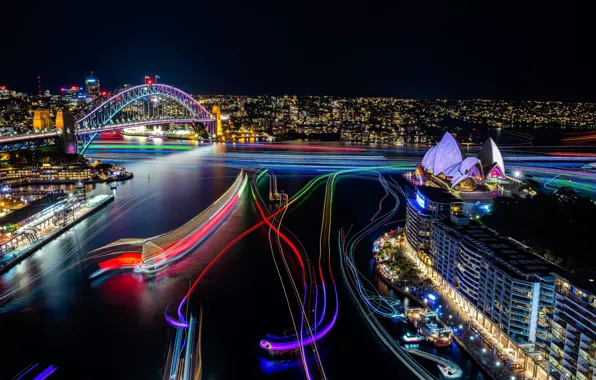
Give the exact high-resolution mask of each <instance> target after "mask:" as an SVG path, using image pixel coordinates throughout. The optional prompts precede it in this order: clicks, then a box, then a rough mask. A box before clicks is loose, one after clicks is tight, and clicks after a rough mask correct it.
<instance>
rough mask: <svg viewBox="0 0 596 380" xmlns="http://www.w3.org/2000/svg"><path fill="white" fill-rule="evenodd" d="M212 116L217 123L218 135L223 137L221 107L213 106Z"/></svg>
mask: <svg viewBox="0 0 596 380" xmlns="http://www.w3.org/2000/svg"><path fill="white" fill-rule="evenodd" d="M211 114H212V115H213V116H215V120H216V121H217V135H218V136H222V135H223V130H222V129H221V108H220V107H219V106H213V109H212V110H211Z"/></svg>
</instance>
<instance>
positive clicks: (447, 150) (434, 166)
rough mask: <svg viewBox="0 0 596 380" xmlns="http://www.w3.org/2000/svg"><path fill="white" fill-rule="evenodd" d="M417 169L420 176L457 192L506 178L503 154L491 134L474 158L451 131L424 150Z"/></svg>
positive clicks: (471, 189) (470, 189)
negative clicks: (465, 150) (464, 149)
mask: <svg viewBox="0 0 596 380" xmlns="http://www.w3.org/2000/svg"><path fill="white" fill-rule="evenodd" d="M416 172H417V175H418V177H420V178H421V179H426V178H429V180H431V181H433V182H435V183H436V184H438V185H442V186H443V187H452V188H454V189H456V190H460V191H473V190H475V189H476V187H477V186H478V185H480V184H482V183H483V182H484V181H492V182H494V181H502V180H505V179H506V177H505V164H504V163H503V157H502V156H501V152H500V151H499V148H497V145H496V144H495V142H494V141H493V140H492V139H491V138H490V137H489V138H488V139H487V140H486V142H485V143H484V145H483V146H482V148H481V149H480V152H478V156H477V157H466V156H465V155H464V153H463V152H462V150H461V148H460V146H459V144H458V143H457V141H456V140H455V138H454V137H453V136H452V135H451V134H450V133H445V135H444V136H443V138H442V139H441V141H440V142H439V144H437V145H435V146H433V147H432V148H430V149H429V150H428V151H427V152H426V154H425V155H424V157H423V158H422V162H421V164H420V165H419V167H418V168H417V170H416Z"/></svg>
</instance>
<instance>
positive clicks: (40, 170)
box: [0, 164, 96, 185]
mask: <svg viewBox="0 0 596 380" xmlns="http://www.w3.org/2000/svg"><path fill="white" fill-rule="evenodd" d="M95 176H96V173H95V170H93V169H92V168H90V167H89V166H88V165H84V164H71V165H50V164H43V165H42V166H29V167H18V168H14V167H9V168H2V169H0V182H2V183H5V184H9V185H10V184H17V183H19V184H20V183H44V182H57V183H71V182H72V183H74V182H77V181H89V180H92V179H94V178H95Z"/></svg>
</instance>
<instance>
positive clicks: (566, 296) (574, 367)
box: [549, 270, 596, 380]
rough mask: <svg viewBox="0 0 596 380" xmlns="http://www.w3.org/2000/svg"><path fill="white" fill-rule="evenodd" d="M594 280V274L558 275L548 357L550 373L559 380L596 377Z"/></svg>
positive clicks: (584, 272) (582, 379) (581, 379)
mask: <svg viewBox="0 0 596 380" xmlns="http://www.w3.org/2000/svg"><path fill="white" fill-rule="evenodd" d="M570 280H571V281H573V283H571V281H570ZM595 281H596V272H594V271H582V270H578V271H576V272H574V273H572V274H571V273H570V274H568V275H565V276H562V275H557V278H556V286H555V292H556V293H555V297H556V298H555V313H554V316H553V321H552V340H551V343H550V356H549V363H550V371H551V374H552V375H554V376H555V377H556V378H560V379H577V380H587V379H595V378H596V368H595V363H596V282H595Z"/></svg>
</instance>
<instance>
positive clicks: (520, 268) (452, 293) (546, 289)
mask: <svg viewBox="0 0 596 380" xmlns="http://www.w3.org/2000/svg"><path fill="white" fill-rule="evenodd" d="M474 207H475V204H474V203H472V202H465V201H462V199H460V198H458V197H456V196H455V195H453V194H452V193H451V192H448V191H447V190H443V189H438V188H432V187H425V186H418V187H416V192H415V196H414V197H412V198H411V199H408V205H407V213H406V234H405V236H406V246H407V252H408V255H409V256H410V257H411V258H412V259H414V260H415V261H416V262H417V263H418V264H419V265H420V266H421V268H422V269H423V272H424V273H425V274H426V275H427V276H428V277H431V278H433V279H434V280H435V282H436V283H437V284H438V285H439V287H440V289H441V290H442V293H443V294H445V295H446V296H448V297H450V298H451V299H452V300H453V301H454V302H455V303H456V304H457V305H458V308H459V309H460V312H462V311H463V312H464V313H465V314H466V315H467V316H468V317H469V318H470V320H472V321H473V323H474V324H475V325H476V326H478V328H479V329H481V330H482V331H483V333H484V334H486V335H487V336H490V337H491V339H492V341H493V344H495V345H496V346H498V347H499V348H500V349H501V350H502V351H503V352H508V355H509V360H511V361H512V362H515V363H516V365H523V368H524V370H525V376H526V377H529V378H536V379H542V380H547V379H550V377H549V373H552V371H551V370H550V369H549V365H550V363H549V355H550V352H551V351H552V344H551V337H552V335H553V334H554V332H553V331H554V328H555V327H556V324H555V323H553V314H555V315H556V314H557V313H556V312H555V294H556V293H555V282H556V279H557V278H558V277H557V276H558V274H560V273H565V272H564V270H563V269H561V268H559V267H557V266H556V265H554V264H552V263H550V262H549V261H546V260H545V259H543V258H542V257H540V256H538V255H536V254H534V253H532V252H531V251H530V249H529V248H528V247H527V246H524V245H523V244H521V243H520V242H518V241H516V240H514V239H511V238H508V237H504V236H501V235H499V234H498V233H497V232H495V231H494V230H491V229H489V228H487V227H485V226H483V225H481V224H479V223H477V222H476V221H475V220H474V219H475V218H474V217H473V216H472V215H470V212H475V210H477V209H475V208H474ZM560 297H561V296H560V294H557V298H560ZM559 314H561V312H559ZM567 326H568V325H565V328H567ZM579 339H581V338H579ZM587 339H588V338H586V337H584V340H585V341H586V342H588V340H587ZM590 347H591V346H590ZM595 348H596V346H595ZM569 349H570V348H567V350H568V351H569ZM578 355H579V351H578ZM575 360H576V361H579V360H578V359H575ZM569 363H575V362H569ZM561 365H562V364H561ZM569 365H571V364H568V366H569ZM590 368H591V369H590V370H593V367H590ZM586 369H587V368H586ZM582 370H583V369H582ZM573 379H575V377H574V378H573Z"/></svg>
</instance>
